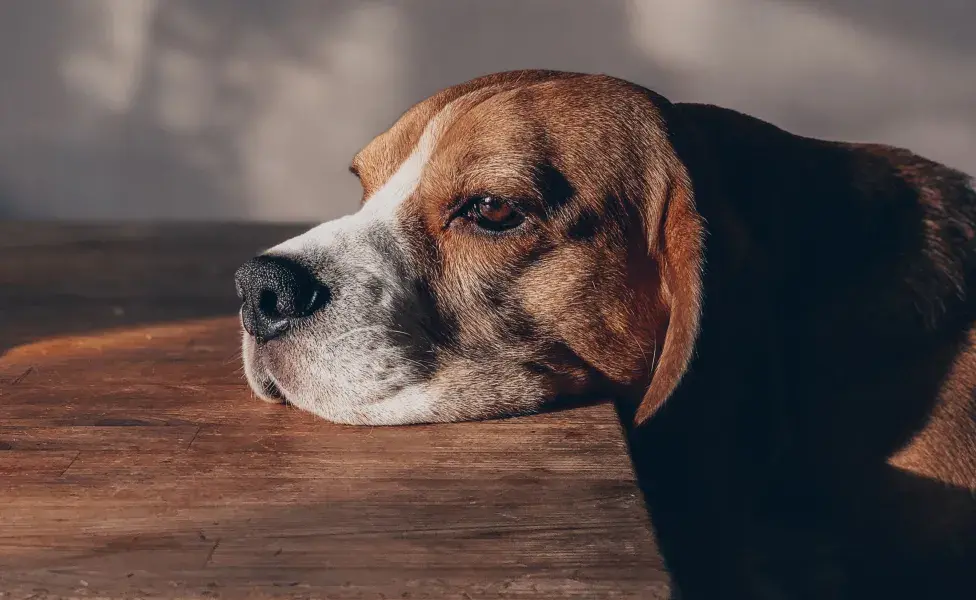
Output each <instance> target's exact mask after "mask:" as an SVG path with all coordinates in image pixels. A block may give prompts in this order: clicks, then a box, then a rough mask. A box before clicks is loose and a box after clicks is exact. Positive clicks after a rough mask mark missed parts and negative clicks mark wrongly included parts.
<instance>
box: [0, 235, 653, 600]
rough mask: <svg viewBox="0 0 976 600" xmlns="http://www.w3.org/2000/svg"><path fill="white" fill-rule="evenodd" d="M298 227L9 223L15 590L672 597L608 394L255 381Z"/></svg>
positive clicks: (7, 479)
mask: <svg viewBox="0 0 976 600" xmlns="http://www.w3.org/2000/svg"><path fill="white" fill-rule="evenodd" d="M300 229H301V228H295V227H271V226H242V225H221V226H215V225H168V226H119V227H93V226H64V225H43V224H29V225H28V224H17V223H7V224H0V598H4V599H7V598H37V599H41V598H60V597H71V598H75V597H77V598H82V597H85V598H88V597H92V598H93V597H102V598H105V597H107V598H129V597H165V598H204V597H211V598H212V597H222V598H242V597H247V598H250V597H261V598H265V597H285V598H413V599H417V598H547V599H548V598H664V597H666V596H667V577H666V574H665V573H664V570H663V568H662V565H661V561H660V559H659V557H658V555H657V552H656V549H655V546H654V541H653V538H652V535H651V533H650V529H649V525H648V522H647V516H646V513H645V511H644V510H643V506H642V502H641V498H640V496H639V493H638V491H637V488H636V485H635V482H634V476H633V473H632V470H631V465H630V462H629V459H628V456H627V453H626V448H625V443H624V441H623V439H622V435H621V432H620V427H619V424H618V419H617V416H616V414H615V412H614V410H613V407H612V406H611V405H609V404H600V405H596V406H590V407H585V408H577V409H572V410H565V411H562V412H555V413H550V414H546V415H540V416H535V417H527V418H518V419H508V420H498V421H491V422H483V423H462V424H455V425H436V426H417V427H398V428H367V427H359V428H356V427H345V426H338V425H333V424H330V423H326V422H324V421H321V420H317V419H315V418H313V417H311V416H309V415H307V414H305V413H302V412H299V411H298V410H295V409H291V408H287V407H283V406H272V405H268V404H265V403H263V402H260V401H257V400H255V399H254V398H252V396H251V394H250V393H249V391H248V389H247V387H246V385H245V383H244V380H243V376H242V373H241V367H240V361H239V332H238V331H239V330H238V324H237V319H236V316H235V313H236V309H237V307H236V299H235V298H234V295H233V285H232V283H231V274H232V273H233V270H234V269H235V268H236V266H237V265H238V264H239V263H240V262H242V261H243V260H244V259H246V258H247V257H249V256H251V255H252V254H254V253H255V252H257V251H259V250H260V249H262V248H264V247H268V246H270V245H272V244H274V243H275V242H277V241H279V240H281V239H284V238H285V237H287V236H289V235H292V234H294V233H295V232H296V231H299V230H300Z"/></svg>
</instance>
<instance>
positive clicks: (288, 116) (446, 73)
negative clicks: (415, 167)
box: [0, 0, 976, 222]
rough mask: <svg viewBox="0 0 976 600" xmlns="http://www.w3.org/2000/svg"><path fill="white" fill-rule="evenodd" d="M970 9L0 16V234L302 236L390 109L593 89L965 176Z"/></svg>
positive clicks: (750, 2)
mask: <svg viewBox="0 0 976 600" xmlns="http://www.w3.org/2000/svg"><path fill="white" fill-rule="evenodd" d="M974 27H976V2H973V1H972V0H935V1H927V2H921V1H919V0H491V1H476V0H400V1H395V0H387V1H373V0H70V1H69V0H2V2H0V218H53V219H84V220H102V221H104V220H159V219H167V220H168V219H180V220H235V221H237V220H261V221H282V222H285V221H316V220H324V219H328V218H332V217H335V216H338V215H341V214H345V213H348V212H351V211H352V210H354V209H355V207H356V205H357V203H358V201H359V197H360V192H359V188H358V185H357V183H356V182H355V180H354V178H353V177H352V175H350V174H348V173H347V171H346V168H347V165H348V163H349V160H350V158H351V157H352V155H353V153H354V152H355V151H356V150H358V149H359V148H360V147H361V146H363V145H364V144H366V143H367V142H368V141H369V140H370V139H371V138H372V137H373V136H375V135H376V134H378V133H380V132H381V131H382V130H384V129H385V128H386V127H388V126H389V125H390V124H392V122H393V121H394V120H395V119H396V118H397V117H398V116H399V115H400V114H401V113H402V112H403V111H404V110H405V109H406V108H408V107H409V106H410V105H411V104H413V103H414V102H416V101H418V100H421V99H423V98H424V97H426V96H428V95H430V94H432V93H433V92H435V91H437V90H438V89H440V88H443V87H446V86H449V85H451V84H454V83H458V82H461V81H464V80H467V79H470V78H472V77H475V76H478V75H481V74H484V73H488V72H492V71H500V70H506V69H513V68H523V67H545V68H554V69H565V70H577V71H588V72H603V73H609V74H612V75H617V76H620V77H624V78H626V79H630V80H633V81H635V82H638V83H640V84H642V85H644V86H646V87H649V88H651V89H654V90H655V91H658V92H660V93H662V94H664V95H665V96H667V97H669V98H670V99H672V100H675V101H698V102H709V103H715V104H721V105H725V106H728V107H731V108H735V109H738V110H742V111H745V112H748V113H750V114H753V115H755V116H758V117H761V118H763V119H766V120H769V121H771V122H773V123H775V124H777V125H779V126H781V127H785V128H787V129H790V130H792V131H794V132H797V133H801V134H807V135H814V136H821V137H830V138H837V139H844V140H854V141H881V142H886V143H892V144H896V145H902V146H907V147H910V148H912V149H913V150H915V151H917V152H920V153H922V154H924V155H927V156H929V157H931V158H934V159H937V160H940V161H942V162H945V163H947V164H949V165H951V166H954V167H957V168H961V169H963V170H966V171H968V172H970V173H972V174H976V34H974Z"/></svg>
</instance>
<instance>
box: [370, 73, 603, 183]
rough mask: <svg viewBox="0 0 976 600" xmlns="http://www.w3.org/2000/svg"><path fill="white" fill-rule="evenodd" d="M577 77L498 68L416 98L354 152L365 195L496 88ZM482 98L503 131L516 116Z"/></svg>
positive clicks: (502, 89)
mask: <svg viewBox="0 0 976 600" xmlns="http://www.w3.org/2000/svg"><path fill="white" fill-rule="evenodd" d="M578 77H584V76H583V75H580V74H577V73H564V72H556V71H512V72H506V73H498V74H494V75H489V76H485V77H481V78H478V79H474V80H471V81H469V82H466V83H463V84H460V85H456V86H453V87H450V88H447V89H445V90H442V91H441V92H438V93H437V94H435V95H433V96H431V97H429V98H427V99H426V100H423V101H421V102H419V103H418V104H416V105H414V106H413V107H412V108H410V109H409V110H408V111H407V112H405V113H404V114H403V115H402V116H401V117H400V118H399V119H398V120H397V122H396V123H395V124H394V125H393V126H392V127H391V128H390V129H388V130H387V131H385V132H384V133H382V134H380V135H379V136H377V137H376V138H375V139H373V140H372V141H371V142H370V143H369V144H368V145H366V147H364V148H363V149H362V150H360V151H359V152H358V153H357V154H356V156H355V157H354V158H353V161H352V170H353V171H354V172H356V173H357V174H359V176H360V178H361V179H362V181H363V186H364V188H365V191H366V194H365V195H364V200H366V199H368V198H369V197H370V196H371V195H372V192H374V191H376V190H377V189H379V188H380V187H381V186H382V185H383V184H384V183H386V182H387V181H388V180H390V179H391V178H392V177H393V176H394V174H395V173H397V171H398V170H399V169H400V168H401V167H402V166H403V165H404V163H406V162H407V161H408V159H410V158H411V156H412V155H414V154H415V153H416V152H417V151H418V150H421V151H422V150H423V148H421V146H422V145H423V144H422V142H426V144H428V147H427V148H426V149H427V150H432V149H433V148H432V146H433V145H434V144H436V143H437V142H438V141H439V138H440V135H441V134H443V133H444V131H446V130H447V129H448V128H449V126H450V125H452V124H453V123H454V122H455V121H456V120H457V119H459V118H462V117H464V116H465V115H466V114H467V112H468V110H469V109H471V108H472V107H474V106H478V105H479V104H481V103H483V102H484V101H485V100H488V99H491V98H493V97H495V96H498V95H500V94H506V93H509V94H511V93H517V92H518V91H519V90H521V89H525V88H528V87H530V86H537V85H538V84H540V83H545V82H556V81H560V80H565V79H572V78H578ZM486 104H487V105H488V106H491V107H492V108H493V109H494V110H489V111H482V113H484V112H489V113H490V114H488V115H485V114H482V116H486V117H487V118H488V119H489V120H490V121H491V122H492V124H493V125H495V126H498V127H495V130H496V131H504V129H505V128H504V125H505V123H506V122H512V121H514V120H516V119H517V116H516V115H515V114H513V113H512V112H511V111H506V110H505V108H506V105H505V104H504V103H503V102H489V103H486ZM425 134H426V135H425ZM428 156H429V153H428Z"/></svg>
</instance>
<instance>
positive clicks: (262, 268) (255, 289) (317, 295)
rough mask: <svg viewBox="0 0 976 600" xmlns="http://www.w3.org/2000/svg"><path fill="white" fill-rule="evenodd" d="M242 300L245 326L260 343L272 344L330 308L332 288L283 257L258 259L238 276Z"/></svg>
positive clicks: (248, 264) (242, 317) (237, 280)
mask: <svg viewBox="0 0 976 600" xmlns="http://www.w3.org/2000/svg"><path fill="white" fill-rule="evenodd" d="M234 283H235V286H236V288H237V295H238V297H239V298H240V299H241V302H242V306H241V323H242V325H243V326H244V330H245V331H247V333H248V334H250V335H251V336H253V337H254V338H255V339H256V340H258V341H259V342H267V341H270V340H272V339H274V338H276V337H278V336H280V335H281V334H283V333H284V332H285V331H287V330H288V329H289V327H290V326H291V324H292V322H293V321H294V320H296V319H300V318H302V317H306V316H309V315H311V314H312V313H314V312H315V311H317V310H318V309H320V308H322V307H323V306H325V305H326V304H328V302H329V300H330V299H331V291H330V290H329V288H327V287H326V286H324V285H323V284H322V283H320V282H319V281H318V280H317V279H316V278H315V276H314V275H313V274H312V273H311V272H310V271H309V270H308V269H307V268H305V267H303V266H302V265H300V264H298V263H297V262H295V261H293V260H290V259H288V258H284V257H281V256H267V255H264V256H258V257H255V258H252V259H251V260H249V261H247V262H246V263H244V264H243V265H241V267H240V268H239V269H238V270H237V273H236V274H235V276H234Z"/></svg>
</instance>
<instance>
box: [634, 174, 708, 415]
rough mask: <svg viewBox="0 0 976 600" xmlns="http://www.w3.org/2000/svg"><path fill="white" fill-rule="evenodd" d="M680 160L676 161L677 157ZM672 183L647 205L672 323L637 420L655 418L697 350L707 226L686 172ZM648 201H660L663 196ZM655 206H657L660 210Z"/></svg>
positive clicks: (650, 234)
mask: <svg viewBox="0 0 976 600" xmlns="http://www.w3.org/2000/svg"><path fill="white" fill-rule="evenodd" d="M676 162H677V161H676ZM677 170H678V171H680V173H679V175H678V177H677V178H676V179H674V180H672V182H671V184H670V185H668V190H667V194H666V197H665V199H664V202H663V205H660V206H657V207H647V212H646V213H645V214H646V215H647V216H648V217H650V218H648V224H647V228H648V241H649V248H650V251H651V252H652V253H654V254H656V255H658V256H657V257H656V262H657V263H658V264H659V266H660V270H661V273H660V280H661V296H662V300H663V303H664V306H665V309H666V313H665V314H666V320H667V327H666V331H665V334H664V342H663V344H662V345H661V353H660V356H659V357H658V360H657V362H656V364H655V365H652V368H653V373H652V374H651V380H650V384H649V385H648V388H647V391H646V392H645V393H644V397H643V399H642V400H641V402H640V404H639V405H638V407H637V413H636V416H635V417H634V425H636V426H639V425H641V424H643V423H645V422H646V421H647V420H648V419H650V418H651V417H652V416H653V415H654V413H655V412H657V410H658V409H659V408H660V407H661V405H663V404H664V402H665V401H666V400H667V399H668V398H669V397H670V396H671V394H672V393H673V392H674V390H675V388H677V387H678V384H679V383H680V382H681V379H682V378H683V377H684V375H685V373H686V372H687V370H688V366H689V365H690V363H691V359H692V357H693V355H694V351H695V344H696V342H697V341H698V333H699V326H700V320H701V311H702V300H703V298H702V269H703V266H704V265H703V262H704V237H705V227H704V224H703V222H702V218H701V215H699V214H698V211H697V210H696V208H695V201H694V191H693V189H692V186H691V181H690V179H689V178H688V175H687V171H685V169H684V168H683V167H682V168H680V169H677ZM648 202H657V203H660V202H661V200H660V198H658V199H650V198H649V199H648ZM655 209H656V210H655Z"/></svg>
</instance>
